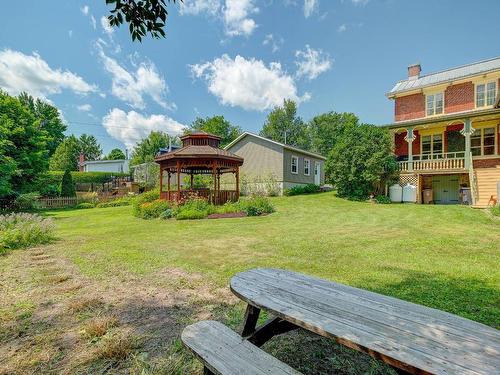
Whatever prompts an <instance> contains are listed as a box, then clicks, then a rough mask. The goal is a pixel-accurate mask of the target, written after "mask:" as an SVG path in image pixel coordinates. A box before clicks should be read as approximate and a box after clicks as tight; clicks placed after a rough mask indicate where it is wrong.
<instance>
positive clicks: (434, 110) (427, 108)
mask: <svg viewBox="0 0 500 375" xmlns="http://www.w3.org/2000/svg"><path fill="white" fill-rule="evenodd" d="M437 95H441V96H442V99H441V100H442V102H443V104H442V106H441V112H439V113H437V112H436V103H437V100H436V96H437ZM431 96H432V114H429V100H428V98H429V97H431ZM443 114H444V91H436V92H430V93H428V94H425V117H432V116H440V115H443Z"/></svg>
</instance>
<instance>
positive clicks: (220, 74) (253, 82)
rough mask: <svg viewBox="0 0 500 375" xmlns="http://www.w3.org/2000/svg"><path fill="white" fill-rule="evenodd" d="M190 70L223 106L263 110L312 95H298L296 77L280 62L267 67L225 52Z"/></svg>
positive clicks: (300, 100) (259, 61)
mask: <svg viewBox="0 0 500 375" xmlns="http://www.w3.org/2000/svg"><path fill="white" fill-rule="evenodd" d="M190 68H191V72H192V73H193V75H194V76H195V77H197V78H202V79H204V80H205V81H206V83H207V85H208V91H210V92H211V93H212V94H213V95H215V96H216V97H217V98H219V100H220V102H221V103H222V104H224V105H230V106H239V107H242V108H244V109H246V110H257V111H264V110H266V109H269V108H272V107H274V106H277V105H281V104H282V103H283V99H292V100H295V101H297V102H303V101H305V100H308V99H309V97H310V96H309V94H307V93H306V94H305V95H303V96H302V97H299V96H298V94H297V86H296V85H295V81H294V79H293V77H291V76H289V75H287V74H286V73H285V72H284V71H283V70H282V68H281V64H280V63H276V62H273V63H270V64H269V67H267V66H266V65H265V64H264V62H262V61H261V60H256V59H255V58H252V59H249V60H247V59H245V58H244V57H241V56H239V55H238V56H236V57H235V58H234V60H233V59H231V58H230V57H229V56H228V55H222V56H221V57H220V58H217V59H215V60H213V61H211V62H206V63H204V64H196V65H191V66H190Z"/></svg>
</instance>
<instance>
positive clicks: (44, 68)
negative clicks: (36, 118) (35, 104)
mask: <svg viewBox="0 0 500 375" xmlns="http://www.w3.org/2000/svg"><path fill="white" fill-rule="evenodd" d="M0 87H1V88H3V89H4V90H6V91H7V92H8V93H10V94H12V95H17V94H19V93H20V92H22V91H26V92H28V93H29V94H31V95H33V96H36V97H40V98H46V97H47V96H48V95H51V94H58V93H60V92H61V91H63V90H70V91H73V92H75V93H78V94H88V93H91V92H96V91H97V86H95V85H92V84H89V83H87V82H85V80H84V79H83V78H82V77H80V76H79V75H77V74H75V73H72V72H70V71H68V70H64V71H63V70H61V69H52V68H51V67H50V66H49V65H48V64H47V62H45V60H43V59H42V58H41V57H40V55H39V54H37V53H35V52H34V53H33V54H32V55H25V54H23V53H21V52H18V51H13V50H10V49H4V50H2V51H0Z"/></svg>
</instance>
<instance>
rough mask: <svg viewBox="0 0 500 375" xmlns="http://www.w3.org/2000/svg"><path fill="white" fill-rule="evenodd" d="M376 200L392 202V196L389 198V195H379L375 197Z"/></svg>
mask: <svg viewBox="0 0 500 375" xmlns="http://www.w3.org/2000/svg"><path fill="white" fill-rule="evenodd" d="M375 202H377V203H379V204H390V203H392V202H391V198H389V197H388V196H386V195H382V194H381V195H377V196H376V197H375Z"/></svg>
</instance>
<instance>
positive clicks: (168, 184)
mask: <svg viewBox="0 0 500 375" xmlns="http://www.w3.org/2000/svg"><path fill="white" fill-rule="evenodd" d="M167 176H168V178H167V190H168V195H167V199H168V200H170V176H171V174H170V168H169V169H167Z"/></svg>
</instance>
